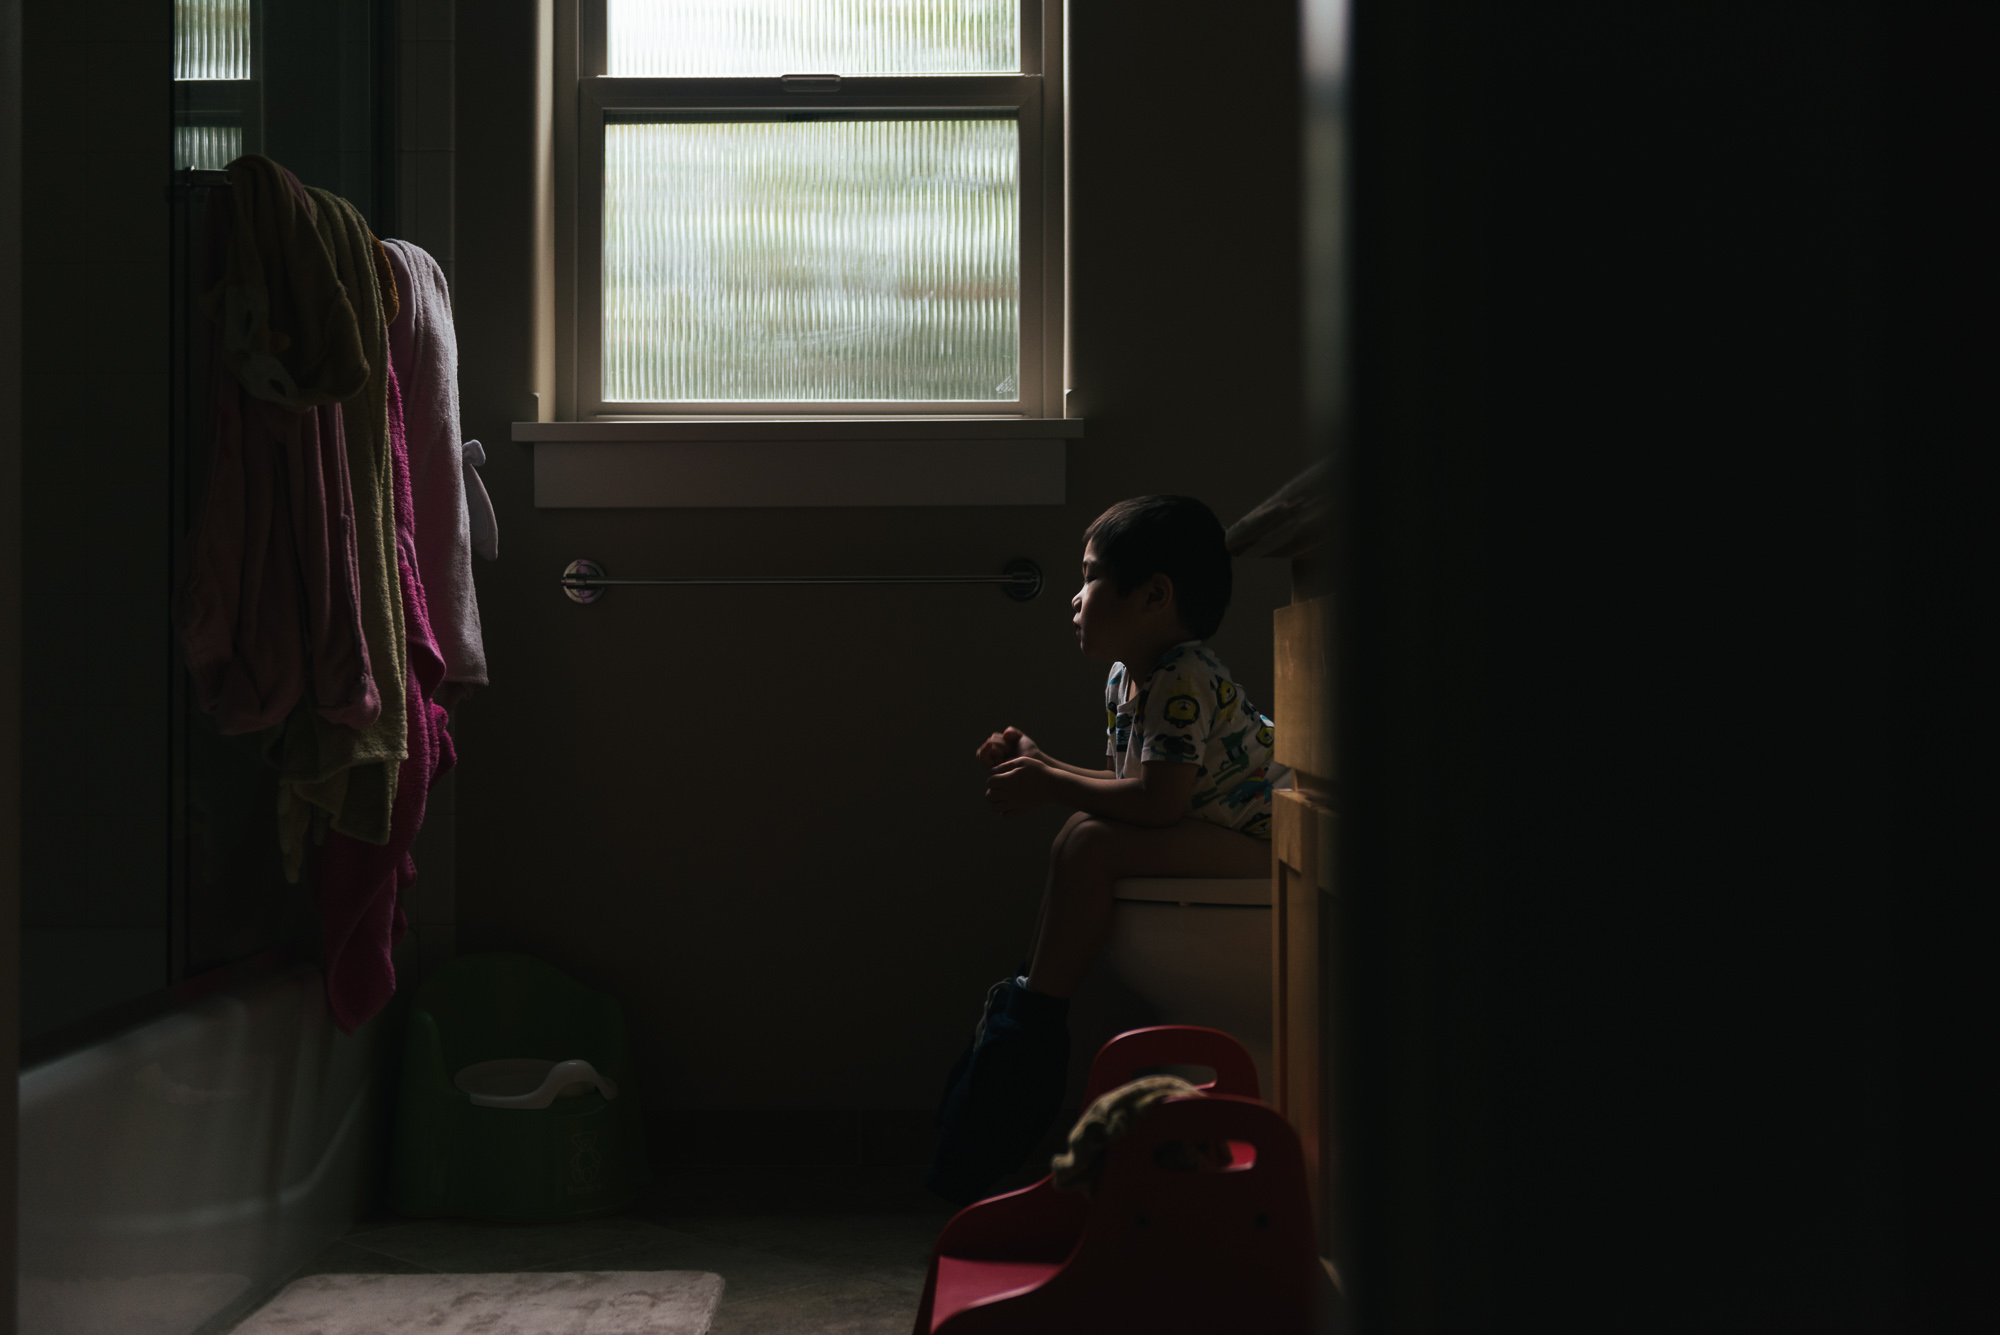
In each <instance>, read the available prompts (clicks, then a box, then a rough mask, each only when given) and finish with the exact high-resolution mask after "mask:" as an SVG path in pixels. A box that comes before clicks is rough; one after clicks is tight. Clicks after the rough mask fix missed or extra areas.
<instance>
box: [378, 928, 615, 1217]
mask: <svg viewBox="0 0 2000 1335" xmlns="http://www.w3.org/2000/svg"><path fill="white" fill-rule="evenodd" d="M646 1177H647V1170H646V1145H645V1139H644V1136H643V1134H642V1131H641V1126H640V1119H639V1098H638V1090H637V1089H636V1088H634V1085H633V1080H632V1057H631V1053H630V1052H629V1051H628V1049H627V1047H626V1044H625V1020H624V1016H623V1015H622V1014H620V1012H619V1009H618V1004H617V1003H616V1002H614V1001H613V1000H612V999H611V998H610V997H608V996H605V995H604V994H603V993H602V992H593V991H591V990H590V989H589V988H587V987H585V986H583V985H582V984H581V983H579V982H577V981H576V980H575V979H573V978H571V977H569V976H568V975H567V974H564V973H562V972H561V971H559V970H557V969H554V968H551V967H550V966H549V965H547V964H544V963H542V962H541V961H540V960H538V959H534V958H533V957H531V956H528V955H467V956H463V957H461V958H459V959H456V960H454V961H452V962H451V963H450V964H448V965H446V966H445V967H444V969H443V970H441V971H440V972H439V973H438V974H437V975H436V976H434V977H432V978H431V979H430V980H429V981H428V982H426V983H425V984H424V986H423V988H422V990H421V991H419V992H418V993H417V1002H416V1005H415V1006H414V1007H412V1008H411V1011H410V1021H409V1033H408V1036H407V1038H406V1040H405V1043H404V1047H403V1083H402V1089H401V1090H400V1091H399V1093H398V1096H397V1101H396V1127H395V1139H394V1147H393V1150H392V1153H391V1161H390V1204H391V1205H392V1206H393V1207H394V1208H395V1209H396V1210H397V1211H398V1212H400V1213H402V1214H406V1215H415V1216H418V1217H432V1216H437V1215H459V1216H465V1217H469V1218H473V1219H498V1220H512V1221H524V1222H525V1221H546V1220H555V1219H574V1218H576V1217H578V1216H581V1215H592V1214H601V1213H603V1212H605V1211H607V1210H615V1209H618V1208H619V1207H620V1206H623V1205H628V1204H630V1203H631V1202H632V1200H633V1198H634V1197H636V1196H637V1195H638V1194H639V1188H640V1187H641V1186H643V1185H644V1184H645V1182H646Z"/></svg>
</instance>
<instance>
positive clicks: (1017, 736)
mask: <svg viewBox="0 0 2000 1335" xmlns="http://www.w3.org/2000/svg"><path fill="white" fill-rule="evenodd" d="M977 754H978V756H979V763H980V764H982V765H984V766H986V767H987V769H989V770H991V771H992V774H991V775H990V776H989V777H988V778H987V780H986V800H987V801H988V802H991V803H992V804H993V805H994V807H995V808H996V809H997V810H998V811H999V812H1000V814H1001V815H1003V816H1011V815H1013V814H1014V813H1015V812H1017V811H1030V810H1032V809H1034V808H1035V807H1038V806H1041V805H1042V804H1043V803H1044V802H1047V801H1050V800H1051V799H1052V798H1053V797H1054V796H1055V792H1054V788H1055V784H1054V779H1055V771H1054V769H1052V768H1051V767H1050V765H1049V763H1048V760H1047V758H1046V757H1044V756H1043V755H1042V751H1041V748H1040V747H1038V746H1036V745H1035V739H1034V738H1032V737H1030V736H1028V734H1027V733H1025V732H1022V731H1021V730H1020V729H1019V728H1007V729H1005V730H1004V731H1001V732H996V733H994V734H993V735H992V736H991V737H988V738H987V739H986V740H985V741H983V742H981V743H980V744H979V750H978V753H977Z"/></svg>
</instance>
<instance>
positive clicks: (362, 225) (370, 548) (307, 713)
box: [272, 189, 409, 880]
mask: <svg viewBox="0 0 2000 1335" xmlns="http://www.w3.org/2000/svg"><path fill="white" fill-rule="evenodd" d="M310 193H311V196H312V200H313V203H314V205H315V206H316V209H315V212H316V214H317V226H318V231H319V235H320V237H321V238H322V240H323V241H324V242H325V244H326V249H327V253H328V254H329V255H330V256H331V257H332V261H333V268H334V272H335V273H336V274H337V276H338V278H339V281H340V283H341V285H342V286H344V287H345V288H346V290H347V293H348V297H349V300H350V301H351V302H352V304H353V307H354V313H355V318H356V323H357V325H358V328H359V331H360V346H361V352H362V357H363V362H364V365H365V367H366V370H367V376H366V380H365V382H364V383H363V384H362V385H361V386H360V388H359V390H358V391H357V392H355V393H353V394H352V395H351V396H349V397H347V398H345V399H343V400H342V401H341V405H340V412H341V421H342V428H343V431H344V434H345V436H346V440H347V471H348V477H349V479H350V481H351V483H352V485H353V491H354V519H355V528H356V538H357V542H356V550H357V552H358V555H359V565H360V576H361V627H362V631H363V633H364V634H365V635H366V637H367V640H368V662H369V667H370V669H371V671H372V672H373V673H374V676H375V689H376V691H377V693H378V694H379V695H380V696H381V699H382V715H381V717H380V718H379V719H377V720H376V721H375V722H374V723H373V724H371V725H370V726H369V727H367V728H365V729H362V730H360V731H358V732H357V731H356V730H355V729H353V728H349V727H344V726H342V725H340V724H337V723H329V722H327V721H326V720H325V719H323V718H321V717H320V716H319V714H318V712H317V710H316V709H314V708H313V702H311V701H309V700H302V701H300V703H299V707H298V708H297V709H295V710H293V711H292V715H291V717H290V718H288V719H286V720H285V722H284V723H283V724H282V725H281V727H280V729H278V730H275V731H278V732H280V733H281V735H280V736H279V737H278V738H276V739H274V742H275V745H274V746H273V748H272V749H273V750H274V751H275V752H276V757H275V758H276V759H277V762H278V771H279V796H278V817H279V842H280V845H281V846H282V848H283V849H284V854H285V874H286V876H287V877H289V878H290V879H293V880H296V879H298V874H299V869H300V867H301V866H302V864H303V862H304V860H305V848H306V840H307V837H308V833H309V831H310V829H311V828H312V827H313V826H314V824H315V823H316V822H317V823H318V824H319V826H320V827H321V828H322V829H323V828H324V827H325V825H327V824H331V825H332V827H333V828H334V829H336V830H339V831H340V832H341V833H342V834H346V835H349V836H351V837H353V838H356V839H360V840H363V841H365V842H367V843H371V844H386V843H388V842H389V817H390V812H391V810H392V808H393V807H394V805H395V801H396V770H397V767H398V766H399V765H401V763H402V761H403V758H404V756H405V755H407V754H408V747H409V737H408V723H409V721H408V717H407V702H406V696H405V684H406V679H407V676H408V670H409V669H408V664H409V646H408V645H407V643H406V642H405V640H404V632H403V594H402V583H401V580H400V578H399V577H398V574H397V567H396V515H395V498H394V492H393V488H392V481H391V479H392V474H391V467H392V462H391V458H390V453H389V449H390V446H389V385H388V366H389V357H388V319H387V315H388V308H389V306H390V304H391V303H393V302H395V300H396V297H395V295H394V291H395V289H394V286H393V279H392V280H390V283H389V284H388V285H387V286H386V288H385V284H384V282H383V275H385V274H386V273H387V272H388V264H387V262H386V257H384V256H383V255H382V253H381V245H380V243H379V242H377V241H376V239H375V237H374V235H373V234H372V233H370V232H369V230H368V224H367V223H366V222H364V221H363V220H362V217H361V215H360V213H359V212H357V211H356V210H355V208H354V206H353V205H352V204H349V203H348V202H347V201H346V200H344V199H342V198H340V196H338V195H335V194H331V193H329V192H328V191H325V190H319V189H313V190H312V191H311V192H310Z"/></svg>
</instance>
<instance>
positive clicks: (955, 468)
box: [513, 417, 1083, 509]
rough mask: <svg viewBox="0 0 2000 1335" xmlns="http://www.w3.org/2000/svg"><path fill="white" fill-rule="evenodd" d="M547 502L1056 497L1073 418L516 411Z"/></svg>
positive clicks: (519, 437) (623, 504)
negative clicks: (632, 416) (622, 417)
mask: <svg viewBox="0 0 2000 1335" xmlns="http://www.w3.org/2000/svg"><path fill="white" fill-rule="evenodd" d="M513 435H514V439H515V440H516V441H521V442H525V443H529V444H532V445H533V446H534V449H535V504H536V505H537V506H538V507H541V508H543V509H679V508H713V507H736V506H862V505H1061V504H1062V503H1063V499H1064V492H1063V464H1064V456H1065V444H1066V442H1068V441H1071V440H1077V439H1081V438H1082V436H1083V422H1082V420H1081V419H1078V418H1032V417H932V418H923V417H898V418H887V419H885V418H858V419H857V418H835V419H828V418H798V417H790V418H779V417H773V418H731V419H727V420H715V419H709V420H689V419H653V420H645V421H637V420H634V421H596V422H516V423H514V432H513Z"/></svg>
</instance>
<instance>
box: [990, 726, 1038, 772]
mask: <svg viewBox="0 0 2000 1335" xmlns="http://www.w3.org/2000/svg"><path fill="white" fill-rule="evenodd" d="M978 754H979V762H980V763H981V764H983V765H985V766H986V768H988V769H992V768H993V767H994V766H995V765H998V764H999V763H1000V762H1001V761H1003V760H1012V759H1014V758H1015V757H1016V756H1037V757H1039V756H1040V755H1041V754H1042V752H1041V748H1040V747H1038V746H1036V745H1035V739H1034V738H1032V737H1030V736H1028V734H1027V733H1025V732H1022V731H1021V730H1020V729H1019V728H1007V729H1005V730H1004V731H1001V732H996V733H994V734H993V735H992V736H991V737H988V738H987V739H986V740H985V741H983V742H981V743H980V744H979V753H978Z"/></svg>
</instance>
